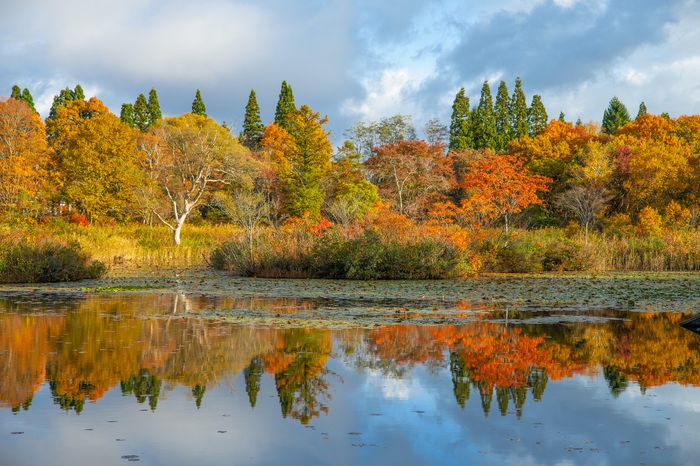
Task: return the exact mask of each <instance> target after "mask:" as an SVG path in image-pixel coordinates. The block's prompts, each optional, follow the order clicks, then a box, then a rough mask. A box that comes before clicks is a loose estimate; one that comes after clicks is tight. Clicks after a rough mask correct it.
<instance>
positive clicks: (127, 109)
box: [119, 104, 135, 128]
mask: <svg viewBox="0 0 700 466" xmlns="http://www.w3.org/2000/svg"><path fill="white" fill-rule="evenodd" d="M119 119H120V120H121V121H122V122H124V123H126V124H128V125H129V126H130V127H132V128H133V127H134V124H135V123H134V104H122V111H121V113H120V114H119Z"/></svg>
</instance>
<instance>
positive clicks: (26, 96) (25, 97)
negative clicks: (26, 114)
mask: <svg viewBox="0 0 700 466" xmlns="http://www.w3.org/2000/svg"><path fill="white" fill-rule="evenodd" d="M20 99H21V100H22V101H23V102H24V103H26V104H27V105H29V107H31V109H32V110H34V111H35V112H36V108H34V97H32V93H31V92H29V89H27V88H26V87H25V88H24V89H23V90H22V96H21V97H20Z"/></svg>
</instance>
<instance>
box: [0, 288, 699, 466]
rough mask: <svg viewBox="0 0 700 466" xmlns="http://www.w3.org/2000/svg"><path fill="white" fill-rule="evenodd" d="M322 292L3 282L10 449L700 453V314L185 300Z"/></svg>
mask: <svg viewBox="0 0 700 466" xmlns="http://www.w3.org/2000/svg"><path fill="white" fill-rule="evenodd" d="M325 305H328V302H325V301H314V300H293V299H272V298H265V299H256V300H251V299H246V300H242V301H241V300H235V299H232V298H220V297H219V298H216V297H206V296H199V297H197V298H187V299H184V298H183V297H182V296H181V295H178V294H173V293H169V292H168V293H166V292H162V293H159V292H154V293H150V294H145V293H141V294H126V293H122V294H86V295H81V294H77V293H74V294H71V293H53V294H52V293H44V294H39V293H35V294H23V293H15V294H12V295H10V294H7V293H6V294H5V295H4V297H3V298H0V464H2V465H38V464H51V465H73V464H75V465H89V464H100V465H112V464H115V465H119V464H126V463H128V462H135V461H138V462H139V463H140V464H153V465H179V464H200V465H209V464H289V465H293V464H305V465H306V464H383V465H386V464H404V465H412V464H431V465H432V464H465V463H466V464H469V463H475V464H498V465H502V464H547V465H549V464H557V463H560V464H647V465H652V464H697V463H698V458H700V390H699V389H698V388H697V386H698V385H699V384H700V337H698V336H697V335H695V334H693V333H691V332H688V331H686V330H684V329H682V328H681V327H679V326H678V323H679V322H680V321H681V320H683V319H684V318H687V317H689V314H682V313H679V312H653V311H652V312H629V311H625V310H624V309H622V310H621V309H607V310H606V309H595V310H594V311H590V312H586V311H585V309H584V310H579V311H578V312H577V313H576V314H575V318H571V317H570V316H571V315H573V314H564V313H562V314H561V315H560V316H557V315H556V312H554V311H552V310H551V309H550V310H548V311H547V312H546V313H545V312H542V313H539V312H537V311H531V312H528V313H522V315H519V319H518V320H516V321H514V322H513V321H512V320H506V319H505V318H504V317H507V316H504V315H503V312H502V311H494V312H492V313H484V314H481V315H480V316H479V318H472V319H469V320H468V321H465V322H467V323H464V324H450V325H416V324H406V323H397V324H395V325H382V326H377V327H375V328H371V329H362V328H343V329H338V330H329V329H322V328H321V329H318V328H314V329H311V328H306V329H304V328H279V327H275V326H259V325H258V326H242V325H234V324H230V323H223V322H216V321H213V320H207V319H201V318H198V317H196V316H191V315H185V316H183V314H182V313H183V311H184V310H185V308H186V309H188V310H190V311H195V312H196V311H198V310H200V309H232V308H246V309H268V310H272V312H273V313H274V314H275V315H277V314H282V315H293V314H294V313H295V312H297V311H300V312H301V311H309V310H313V311H314V312H317V313H322V311H323V307H324V306H325ZM399 320H400V319H399Z"/></svg>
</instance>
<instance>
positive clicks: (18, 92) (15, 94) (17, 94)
mask: <svg viewBox="0 0 700 466" xmlns="http://www.w3.org/2000/svg"><path fill="white" fill-rule="evenodd" d="M10 97H11V98H13V99H15V100H22V89H20V88H19V86H18V85H17V84H15V85H14V86H12V94H10Z"/></svg>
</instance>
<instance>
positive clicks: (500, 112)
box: [493, 81, 511, 152]
mask: <svg viewBox="0 0 700 466" xmlns="http://www.w3.org/2000/svg"><path fill="white" fill-rule="evenodd" d="M510 107H511V105H510V97H508V86H507V85H506V82H505V81H501V83H500V84H499V85H498V92H496V107H495V109H494V115H493V116H494V122H495V125H496V136H495V149H496V150H497V151H498V152H503V151H504V150H505V149H506V147H508V143H509V142H510V139H511V128H510Z"/></svg>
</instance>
